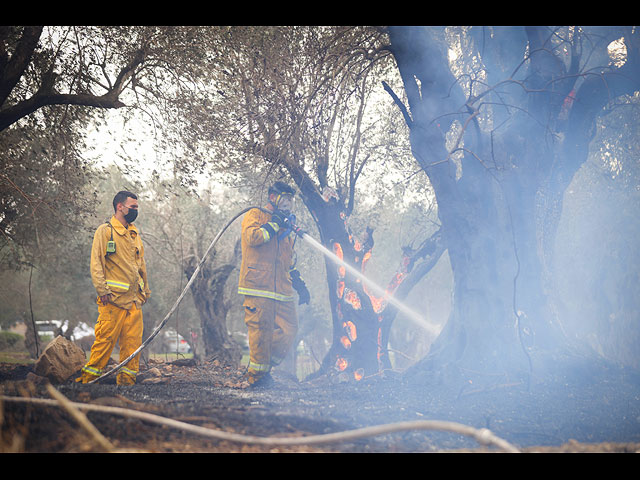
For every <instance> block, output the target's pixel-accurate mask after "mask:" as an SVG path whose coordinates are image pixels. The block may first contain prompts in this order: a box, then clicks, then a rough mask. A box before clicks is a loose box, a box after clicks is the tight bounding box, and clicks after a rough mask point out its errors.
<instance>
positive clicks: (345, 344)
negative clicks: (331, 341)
mask: <svg viewBox="0 0 640 480" xmlns="http://www.w3.org/2000/svg"><path fill="white" fill-rule="evenodd" d="M340 342H341V343H342V346H343V347H344V348H346V349H347V350H349V349H350V348H351V341H350V340H349V339H348V338H347V337H346V336H343V337H342V338H340Z"/></svg>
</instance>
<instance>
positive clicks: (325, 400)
mask: <svg viewBox="0 0 640 480" xmlns="http://www.w3.org/2000/svg"><path fill="white" fill-rule="evenodd" d="M30 371H31V367H29V366H12V365H8V364H4V365H2V368H1V369H0V387H1V389H2V395H4V396H30V397H41V398H49V399H50V398H51V397H50V395H49V394H48V393H47V390H46V383H45V382H38V381H36V382H33V380H39V379H37V378H35V377H33V375H30ZM241 375H242V371H240V370H237V369H234V368H229V367H222V366H220V365H216V364H212V363H203V364H199V365H196V364H188V363H186V364H185V363H184V362H183V363H180V362H177V363H152V364H147V365H145V366H144V367H143V370H142V372H141V376H140V380H139V383H138V384H137V385H134V386H128V387H120V386H117V385H115V381H114V380H113V379H111V378H106V379H104V380H103V381H102V382H99V383H95V384H90V385H81V384H76V383H75V382H73V380H72V379H70V380H68V381H67V382H65V383H64V384H61V385H56V388H57V390H58V391H59V392H61V393H62V394H63V395H64V396H65V397H67V398H68V399H69V400H71V401H73V402H82V403H92V404H95V405H111V406H118V407H122V408H126V409H130V410H137V411H145V412H149V413H153V414H155V415H159V416H162V417H167V418H172V419H175V420H178V421H181V422H185V423H188V424H192V425H199V426H202V427H206V428H209V429H214V430H218V431H224V432H234V433H238V434H243V435H253V436H259V437H272V438H273V437H303V436H308V435H319V434H327V433H333V432H345V431H349V430H353V429H356V428H361V427H367V426H375V425H381V424H390V423H394V422H407V421H411V422H412V421H417V420H444V421H450V422H457V423H460V424H464V425H468V426H471V427H474V428H476V429H482V428H487V429H489V430H490V431H491V432H493V434H494V435H496V436H498V437H500V438H502V439H504V440H506V441H507V442H509V443H511V444H513V445H515V446H516V447H517V448H518V449H519V450H520V451H523V452H638V451H640V379H639V377H638V375H637V374H636V373H630V372H627V371H625V370H620V369H617V368H615V369H612V368H604V367H599V368H597V369H593V371H591V372H590V375H589V377H588V378H585V377H584V376H581V377H580V381H572V380H571V379H570V377H569V376H567V375H566V374H558V375H556V376H554V377H553V378H548V379H545V380H544V381H538V382H536V383H535V384H531V385H528V386H527V387H526V388H525V387H524V386H523V385H513V384H502V385H501V384H495V385H494V386H493V387H492V388H465V389H462V390H461V389H456V390H457V391H454V390H453V389H451V388H447V387H445V386H443V385H436V384H431V385H430V384H428V381H426V380H417V379H413V380H412V381H409V380H407V378H406V376H391V377H389V376H387V377H386V378H380V377H376V378H370V379H364V380H362V381H360V382H357V383H342V382H340V381H339V379H338V378H335V379H332V380H330V379H329V378H328V377H321V378H318V379H317V380H315V381H309V382H299V381H297V380H296V379H295V378H293V377H291V376H289V375H287V374H286V373H279V372H277V371H276V372H274V378H275V384H274V385H273V386H272V387H271V388H268V389H255V390H252V389H248V388H247V386H246V384H244V383H243V382H242V378H241ZM2 412H3V419H2V437H1V438H0V447H2V450H3V451H5V452H8V451H16V450H17V451H22V452H47V453H65V452H93V451H99V448H98V446H97V445H96V443H95V441H93V440H92V439H91V437H90V436H89V435H88V434H87V433H85V431H84V430H82V429H80V428H78V425H77V424H76V423H75V422H74V420H72V418H71V417H70V416H69V415H68V414H67V413H66V412H65V411H64V410H63V409H61V408H59V407H51V406H42V405H35V404H30V403H17V402H11V401H5V402H3V405H2ZM87 417H88V419H89V420H90V422H91V423H92V424H93V425H94V426H95V427H96V428H97V429H98V430H99V431H100V432H101V433H102V434H103V435H104V436H105V437H106V438H107V439H109V440H110V441H111V442H112V443H113V445H115V447H116V448H118V449H121V450H127V451H144V452H155V453H169V452H172V453H174V452H353V453H355V452H371V453H377V452H449V451H456V452H459V451H475V452H478V451H487V452H497V451H500V450H499V449H497V448H495V447H484V446H481V445H479V444H478V443H477V442H476V440H474V439H473V438H471V437H469V436H464V435H460V434H457V433H451V432H443V431H432V430H404V431H400V432H395V433H386V434H382V435H377V436H369V437H362V438H357V439H352V440H347V441H340V442H327V443H326V444H317V445H315V444H314V445H302V446H268V445H266V446H263V445H257V444H252V443H244V442H231V441H228V440H223V439H214V438H207V437H204V436H202V435H198V434H194V433H192V432H186V431H183V430H181V429H179V428H174V427H168V426H162V425H158V424H154V423H151V422H147V421H144V420H139V419H134V418H127V417H122V416H117V415H113V414H106V413H102V412H89V413H87Z"/></svg>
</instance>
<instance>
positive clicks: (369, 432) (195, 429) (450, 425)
mask: <svg viewBox="0 0 640 480" xmlns="http://www.w3.org/2000/svg"><path fill="white" fill-rule="evenodd" d="M0 401H8V402H22V403H33V404H37V405H46V406H55V407H59V406H63V405H61V404H60V403H58V402H57V401H55V400H49V399H44V398H25V397H8V396H0ZM65 403H67V405H66V408H68V407H69V406H72V407H74V408H77V409H79V410H87V411H94V412H103V413H111V414H114V415H122V416H126V417H130V418H137V419H139V420H144V421H147V422H151V423H156V424H160V425H166V426H168V427H172V428H177V429H179V430H183V431H186V432H190V433H194V434H196V435H202V436H205V437H208V438H215V439H218V440H227V441H230V442H235V443H252V444H258V445H267V446H294V445H298V446H299V445H318V444H327V443H337V442H345V441H348V440H354V439H357V438H362V437H372V436H376V435H383V434H387V433H393V432H399V431H402V430H442V431H446V432H452V433H458V434H462V435H466V436H469V437H473V438H474V439H475V440H476V441H477V442H478V443H480V444H481V445H493V446H496V447H498V448H500V449H502V450H504V451H505V452H509V453H519V450H518V449H517V448H516V447H514V446H513V445H511V444H510V443H509V442H507V441H506V440H503V439H501V438H499V437H497V436H495V435H494V434H493V433H492V432H491V431H490V430H488V429H486V428H481V429H476V428H473V427H470V426H468V425H463V424H460V423H455V422H447V421H441V420H416V421H407V422H397V423H389V424H384V425H376V426H373V427H364V428H358V429H355V430H347V431H344V432H336V433H327V434H322V435H310V436H307V437H289V438H287V437H257V436H253V435H241V434H239V433H231V432H224V431H221V430H213V429H210V428H205V427H200V426H197V425H192V424H190V423H184V422H179V421H177V420H173V419H171V418H166V417H162V416H159V415H154V414H152V413H147V412H141V411H139V410H129V409H126V408H120V407H109V406H103V405H91V404H87V403H76V402H65ZM63 407H64V406H63Z"/></svg>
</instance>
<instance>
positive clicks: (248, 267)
mask: <svg viewBox="0 0 640 480" xmlns="http://www.w3.org/2000/svg"><path fill="white" fill-rule="evenodd" d="M241 245H242V263H241V265H240V278H239V281H238V293H239V294H241V295H250V296H255V297H265V298H272V299H275V300H280V301H283V302H291V301H293V300H294V298H295V297H294V292H293V287H292V286H291V277H290V276H289V269H290V268H291V262H292V258H293V241H292V239H291V237H290V236H288V235H287V236H286V237H284V238H282V239H278V226H277V225H276V224H275V223H273V222H271V214H270V213H266V212H263V211H262V210H260V209H258V208H254V209H252V210H249V211H248V212H247V213H246V214H245V216H244V218H243V220H242V236H241Z"/></svg>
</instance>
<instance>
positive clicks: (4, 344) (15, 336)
mask: <svg viewBox="0 0 640 480" xmlns="http://www.w3.org/2000/svg"><path fill="white" fill-rule="evenodd" d="M23 340H24V337H23V336H22V335H20V334H19V333H15V332H6V331H0V351H3V350H9V349H14V348H17V347H19V346H20V342H22V341H23Z"/></svg>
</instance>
